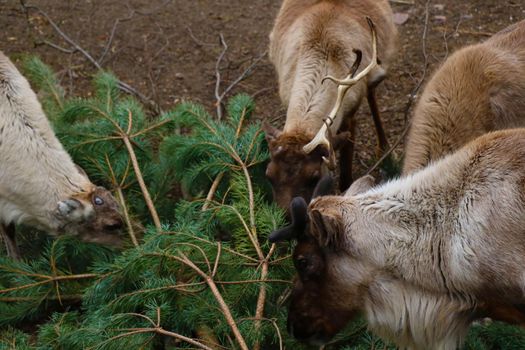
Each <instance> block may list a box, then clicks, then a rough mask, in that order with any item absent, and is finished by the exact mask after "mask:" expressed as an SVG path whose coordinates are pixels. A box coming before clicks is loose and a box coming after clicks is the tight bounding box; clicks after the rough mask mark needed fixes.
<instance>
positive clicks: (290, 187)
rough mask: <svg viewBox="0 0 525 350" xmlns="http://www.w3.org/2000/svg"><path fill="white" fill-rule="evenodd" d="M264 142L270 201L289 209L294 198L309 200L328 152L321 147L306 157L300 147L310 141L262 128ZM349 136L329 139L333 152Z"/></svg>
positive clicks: (346, 140) (344, 135)
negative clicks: (267, 152) (266, 153)
mask: <svg viewBox="0 0 525 350" xmlns="http://www.w3.org/2000/svg"><path fill="white" fill-rule="evenodd" d="M263 128H264V131H265V133H266V140H267V141H268V146H269V149H270V157H271V159H270V163H268V167H267V168H266V177H267V178H268V180H269V181H270V182H271V184H272V189H273V197H274V200H275V201H276V202H277V204H278V205H279V206H280V207H281V208H283V209H288V208H289V205H290V201H291V200H292V198H294V197H303V198H305V199H306V200H310V198H311V197H312V193H313V190H314V188H315V185H316V184H317V182H319V179H320V178H321V177H322V176H323V175H324V173H325V172H326V166H325V161H324V159H326V158H327V157H328V156H329V154H330V150H329V149H328V148H327V147H325V146H324V145H320V146H319V147H317V148H316V149H315V150H313V151H312V152H310V153H309V154H307V153H306V152H305V151H304V150H303V146H304V145H305V144H307V143H308V141H309V140H310V139H309V137H307V136H305V135H290V134H287V133H283V132H281V131H280V130H277V129H276V128H274V127H272V126H270V125H268V124H264V125H263ZM349 138H350V133H348V132H344V133H341V134H339V135H337V136H335V137H334V138H332V142H331V145H332V147H333V148H334V149H337V148H339V147H341V146H342V145H343V144H344V143H345V142H348V140H349Z"/></svg>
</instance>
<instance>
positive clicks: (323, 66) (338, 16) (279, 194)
mask: <svg viewBox="0 0 525 350" xmlns="http://www.w3.org/2000/svg"><path fill="white" fill-rule="evenodd" d="M367 17H368V18H369V20H367ZM371 22H373V23H375V30H373V31H370V29H369V27H370V25H371V24H370V23H371ZM376 36H377V38H376ZM376 41H377V48H376V44H375V42H376ZM396 41H397V31H396V28H395V25H394V24H393V21H392V10H391V9H390V6H389V4H388V1H387V0H285V1H284V2H283V4H282V6H281V9H280V11H279V14H278V16H277V19H276V21H275V25H274V28H273V30H272V32H271V34H270V60H271V61H272V63H273V64H274V66H275V68H276V71H277V75H278V79H279V91H280V96H281V100H282V101H283V103H284V104H285V105H286V106H287V108H288V110H287V115H286V123H285V125H284V129H283V130H282V131H281V130H278V129H276V128H274V127H272V126H270V125H268V124H267V125H265V132H266V138H267V140H268V144H269V148H270V154H271V161H270V163H269V165H268V169H267V172H266V175H267V177H268V179H269V180H270V181H271V183H272V186H273V192H274V198H275V200H276V202H277V203H278V205H280V206H281V207H283V208H288V204H289V203H290V200H291V199H292V198H293V197H294V196H298V195H300V196H304V197H305V198H306V199H309V198H310V197H311V194H312V191H313V189H314V187H315V184H316V183H317V182H318V180H319V179H320V178H321V176H322V175H323V173H324V172H326V167H325V160H330V166H331V167H334V166H335V162H334V159H335V155H334V154H333V149H341V166H340V169H341V177H340V182H341V186H342V188H346V187H347V186H348V185H349V184H350V183H351V181H352V180H351V163H352V156H353V138H354V123H353V120H352V119H353V118H352V116H353V115H354V113H355V112H356V110H357V109H358V107H359V104H360V102H361V100H362V99H363V97H365V96H366V97H367V99H368V102H369V105H370V107H371V111H372V116H373V117H374V122H375V125H376V129H377V131H378V142H379V145H380V146H379V147H380V148H381V149H382V150H384V149H386V148H387V141H386V137H385V135H384V132H383V130H382V127H381V122H380V118H379V113H378V110H377V105H376V102H375V87H376V86H377V85H378V84H379V83H380V82H381V81H382V80H383V79H384V78H385V75H386V68H387V66H388V63H389V62H390V60H391V57H392V55H393V52H394V48H395V44H396ZM371 42H372V43H373V45H370V43H371ZM356 50H361V51H356ZM376 55H379V57H380V58H381V64H380V65H379V64H377V58H376ZM361 58H362V59H363V60H364V61H365V62H370V64H369V65H368V66H367V67H366V68H364V69H363V70H362V71H361V72H359V73H358V74H357V76H355V77H353V78H352V77H351V76H352V75H353V73H356V72H355V69H357V68H356V67H355V65H354V67H355V69H352V73H351V74H350V76H349V78H350V79H346V80H345V81H338V82H339V83H342V84H343V85H342V86H340V87H339V88H338V87H336V86H334V85H333V84H329V83H325V84H323V81H324V78H325V77H326V76H327V75H329V76H338V77H343V76H345V75H347V73H348V72H349V71H350V70H351V67H352V65H353V63H354V62H359V61H360V60H361ZM330 79H331V80H335V81H337V79H334V78H331V77H330ZM350 87H351V89H350ZM346 92H348V93H346ZM345 93H346V96H345ZM343 96H344V99H343ZM336 100H337V101H338V102H337V103H336V105H337V108H332V106H333V104H334V102H335V101H336ZM331 108H332V111H331V112H330V110H331ZM327 117H328V118H327ZM326 119H328V120H329V121H328V123H329V124H330V125H329V128H328V130H327V127H326V124H325V120H326ZM320 129H321V130H320ZM338 131H341V133H340V134H339V135H337V136H334V137H333V138H331V139H332V140H331V141H332V144H331V145H330V144H329V143H328V142H327V140H326V138H325V134H326V133H327V132H329V133H332V134H334V135H335V134H336V133H337V132H338ZM316 134H317V137H315V136H316ZM314 137H315V138H316V140H315V141H314V142H312V140H313V139H314ZM322 138H325V139H324V140H321V139H322Z"/></svg>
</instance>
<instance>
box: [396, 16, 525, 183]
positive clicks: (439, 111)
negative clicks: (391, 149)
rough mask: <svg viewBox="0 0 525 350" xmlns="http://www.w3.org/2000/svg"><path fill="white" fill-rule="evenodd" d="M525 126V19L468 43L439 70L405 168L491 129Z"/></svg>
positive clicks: (417, 118)
mask: <svg viewBox="0 0 525 350" xmlns="http://www.w3.org/2000/svg"><path fill="white" fill-rule="evenodd" d="M521 126H525V20H524V21H521V22H518V23H516V24H513V25H511V26H509V27H507V28H505V29H504V30H502V31H500V32H499V33H497V34H495V35H494V36H492V37H491V38H490V39H488V40H486V41H485V42H483V43H481V44H476V45H471V46H467V47H465V48H463V49H461V50H459V51H457V52H456V53H454V54H453V55H452V56H450V57H449V58H448V59H447V60H446V61H445V63H444V64H443V65H442V66H441V67H440V68H439V69H438V70H437V71H436V73H435V74H434V76H433V77H432V79H431V80H430V81H429V83H428V84H427V85H426V87H425V90H424V92H423V94H422V96H421V98H420V100H419V102H418V104H417V106H416V109H415V113H414V116H413V117H412V125H411V129H410V133H409V135H408V138H407V142H406V149H405V159H404V165H403V174H405V175H406V174H410V173H413V172H414V171H416V170H418V169H421V168H423V167H425V166H427V165H428V164H429V163H430V162H432V161H435V160H437V159H439V158H441V157H443V156H445V155H447V154H449V153H452V152H454V151H455V150H457V149H459V148H460V147H461V146H463V145H465V144H466V143H468V142H469V141H471V140H473V139H475V138H476V137H478V136H481V135H483V134H485V133H487V132H489V131H494V130H499V129H508V128H514V127H521Z"/></svg>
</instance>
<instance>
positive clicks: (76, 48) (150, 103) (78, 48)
mask: <svg viewBox="0 0 525 350" xmlns="http://www.w3.org/2000/svg"><path fill="white" fill-rule="evenodd" d="M20 3H21V5H22V7H23V8H24V10H25V11H26V13H28V11H29V10H30V9H33V10H36V11H37V12H38V13H40V14H41V15H42V16H44V18H45V19H46V20H47V21H48V23H49V24H50V25H51V26H52V27H53V29H54V30H55V32H56V33H57V34H59V35H60V36H61V37H62V39H64V40H65V41H66V42H67V43H68V44H69V45H71V46H72V47H73V51H78V52H80V53H81V54H82V55H83V56H84V57H85V58H86V59H87V60H88V61H89V62H91V63H92V64H93V65H94V66H95V67H96V68H97V69H98V70H103V68H102V66H101V65H100V63H99V62H98V61H97V60H95V59H94V58H93V56H91V55H90V54H89V52H87V51H86V50H85V49H84V48H82V47H81V46H80V45H79V44H77V43H76V42H75V41H74V40H73V39H71V37H70V36H69V35H67V34H66V33H64V32H63V31H62V30H61V29H60V27H59V26H58V25H57V24H56V22H55V21H53V19H51V17H50V16H49V15H48V14H47V13H46V12H45V11H44V10H42V9H41V8H40V7H38V6H36V5H27V4H26V3H25V2H24V1H20ZM45 43H46V44H48V45H50V44H51V43H48V42H45ZM50 46H51V47H54V48H56V49H58V48H57V45H55V44H53V45H50ZM59 50H60V51H64V50H66V49H64V48H60V49H59ZM118 87H119V89H121V90H122V91H124V92H126V93H129V94H132V95H135V96H137V97H138V98H139V99H140V100H141V101H143V102H144V103H145V104H147V105H148V106H150V107H151V108H152V109H153V110H154V111H155V112H156V113H160V111H161V109H160V106H159V105H158V104H157V103H156V102H155V101H153V100H151V99H150V98H148V97H146V96H145V95H143V94H142V93H141V92H139V91H138V90H136V89H135V88H133V87H132V86H131V85H129V84H127V83H125V82H123V81H121V80H118Z"/></svg>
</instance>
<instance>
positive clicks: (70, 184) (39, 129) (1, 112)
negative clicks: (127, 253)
mask: <svg viewBox="0 0 525 350" xmlns="http://www.w3.org/2000/svg"><path fill="white" fill-rule="evenodd" d="M18 223H24V224H28V225H31V226H34V227H37V228H40V229H43V230H45V231H47V232H49V233H50V234H53V235H60V234H65V233H70V234H74V235H77V236H78V237H79V238H80V239H82V240H85V241H90V242H98V243H105V244H113V245H116V244H119V243H120V241H121V240H120V238H119V236H118V232H117V231H118V229H119V228H120V227H121V226H122V218H121V215H120V213H119V209H118V205H117V203H116V201H115V199H114V198H113V196H112V195H111V193H110V192H109V191H108V190H106V189H105V188H103V187H98V186H96V185H94V184H93V183H91V181H90V180H89V179H88V177H87V175H86V174H85V173H84V172H83V171H82V169H80V168H79V167H78V166H76V165H75V164H74V163H73V161H72V160H71V158H70V156H69V155H68V153H67V152H66V151H65V150H64V148H63V147H62V145H61V144H60V142H59V141H58V139H57V138H56V137H55V134H54V133H53V130H52V129H51V126H50V125H49V121H48V120H47V118H46V116H45V114H44V112H43V110H42V107H41V105H40V103H39V102H38V99H37V97H36V95H35V93H34V92H33V90H31V87H30V86H29V83H28V82H27V80H26V79H25V78H24V77H23V76H22V74H20V72H19V71H18V70H17V69H16V67H15V66H14V65H13V63H12V62H11V61H10V60H9V58H7V57H6V56H5V55H4V54H3V53H2V52H1V51H0V234H1V236H2V238H3V240H4V242H5V244H6V248H7V252H8V254H9V255H10V256H12V257H15V258H19V257H20V253H19V250H18V247H17V245H16V242H15V231H14V224H18Z"/></svg>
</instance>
